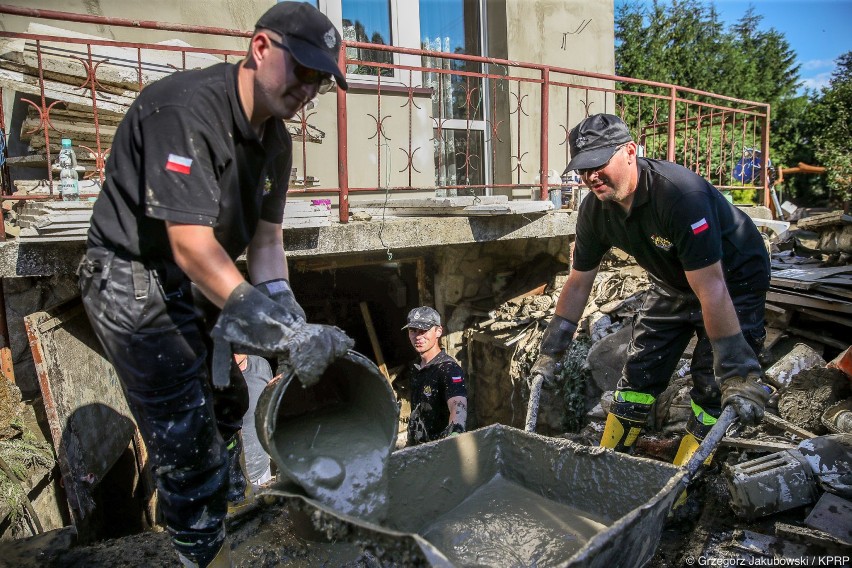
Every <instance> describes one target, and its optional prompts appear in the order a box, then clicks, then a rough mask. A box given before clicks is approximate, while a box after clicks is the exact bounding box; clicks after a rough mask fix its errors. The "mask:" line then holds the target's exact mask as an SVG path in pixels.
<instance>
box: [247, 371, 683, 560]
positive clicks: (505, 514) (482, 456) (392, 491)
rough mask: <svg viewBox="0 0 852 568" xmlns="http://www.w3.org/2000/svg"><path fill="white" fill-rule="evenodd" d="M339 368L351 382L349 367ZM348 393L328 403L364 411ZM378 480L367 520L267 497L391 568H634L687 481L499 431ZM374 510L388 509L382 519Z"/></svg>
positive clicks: (296, 496) (423, 455)
mask: <svg viewBox="0 0 852 568" xmlns="http://www.w3.org/2000/svg"><path fill="white" fill-rule="evenodd" d="M350 363H351V361H350ZM355 363H356V365H363V364H364V363H363V362H362V361H360V360H355ZM365 369H367V370H368V371H369V372H372V371H371V370H369V368H365ZM346 370H347V372H348V374H349V375H352V371H353V368H352V367H351V366H349V367H347V369H346ZM354 370H355V372H356V373H355V374H358V373H359V371H358V369H357V368H355V369H354ZM379 377H380V375H379ZM361 379H362V380H363V377H361ZM382 380H383V379H382ZM355 385H356V387H355V388H353V387H352V386H351V385H350V386H349V387H345V388H344V390H349V391H350V392H348V393H346V392H344V393H343V394H342V395H335V396H334V397H333V398H334V399H335V403H334V404H335V405H336V406H338V407H340V408H347V409H348V410H347V412H353V411H354V412H356V413H357V412H358V410H359V408H358V407H359V406H360V405H362V404H366V403H365V402H364V401H363V399H360V402H359V399H358V397H359V396H360V395H359V394H357V393H362V391H363V387H364V383H359V381H358V380H355ZM376 388H380V387H376ZM379 392H381V390H380V391H379ZM300 396H301V395H300ZM350 396H352V397H355V398H354V399H353V400H352V401H347V397H350ZM381 404H384V402H377V403H376V407H375V409H374V412H373V417H374V418H375V419H376V420H380V419H381V418H380V416H379V415H380V414H381V412H382V411H381V406H380V405H381ZM284 406H285V405H281V408H282V409H283V408H284ZM360 410H364V408H361V409H360ZM282 411H283V410H282ZM392 419H393V421H394V422H393V423H395V420H396V416H395V414H394V416H393V417H392ZM391 423H392V422H391V421H388V424H391ZM259 429H260V428H259ZM395 430H396V429H395V426H394V427H392V432H390V433H388V436H387V440H388V447H391V444H392V438H393V437H394V436H395V433H396V431H395ZM353 435H354V436H356V437H357V434H353ZM277 448H278V450H277V451H279V452H280V451H281V444H280V443H279V444H278V446H277ZM273 457H275V456H273ZM357 467H358V468H360V469H364V467H363V464H359V465H358V466H357ZM385 473H386V479H387V489H386V495H380V496H379V497H375V496H365V499H366V501H368V502H369V504H370V505H371V506H370V511H371V515H367V516H366V517H367V518H365V515H362V514H361V512H360V511H361V509H358V508H351V507H350V509H349V510H350V511H358V512H357V514H344V513H341V512H339V508H337V509H338V510H334V509H332V508H330V507H329V506H328V505H326V504H324V503H322V502H320V500H318V499H316V498H314V497H311V496H310V495H309V494H308V492H306V491H305V489H304V488H303V487H299V486H298V485H296V484H295V483H292V482H287V481H284V482H282V483H281V484H279V486H278V487H276V488H275V489H274V490H272V491H270V492H269V494H268V496H267V500H269V501H274V502H276V503H277V504H279V505H281V506H286V507H287V508H288V509H289V513H290V514H291V515H292V516H293V518H294V519H295V520H297V521H298V524H300V525H301V527H302V528H303V529H305V531H306V532H305V534H311V535H312V537H313V538H320V539H323V538H324V539H327V540H328V541H332V542H341V541H346V542H350V543H353V542H354V543H357V544H358V545H359V546H361V547H362V548H363V549H365V550H367V551H369V552H370V553H371V554H373V555H376V556H378V557H380V558H381V559H382V561H384V562H388V563H391V564H398V565H405V566H410V565H416V564H421V565H433V566H500V567H505V566H538V567H550V566H607V567H609V566H641V565H643V564H645V563H646V562H647V561H648V560H650V558H651V557H652V556H653V554H654V551H655V549H656V546H657V544H658V542H659V538H660V533H661V531H662V527H663V523H664V521H665V518H666V515H667V513H668V511H669V509H670V508H671V506H672V504H673V503H674V501H675V499H676V497H677V491H676V489H677V488H678V486H679V484H680V482H681V478H683V476H684V475H685V474H684V470H681V469H678V468H676V467H674V466H672V465H669V464H665V463H661V462H657V461H653V460H648V459H643V458H634V457H630V456H625V455H622V454H616V453H613V452H611V451H609V450H603V449H601V448H593V447H587V446H582V445H578V444H575V443H573V442H570V441H567V440H562V439H557V438H547V437H543V436H538V435H536V434H530V433H527V432H524V431H522V430H518V429H515V428H511V427H508V426H502V425H495V426H489V427H487V428H482V429H479V430H476V431H473V432H469V433H467V434H463V435H461V436H456V437H452V438H449V439H445V440H440V441H437V442H432V443H429V444H424V445H421V446H416V447H413V448H407V449H404V450H400V451H397V452H394V453H392V454H390V456H389V458H388V461H387V465H386V468H385ZM383 483H384V482H382V483H376V482H375V480H374V481H373V482H371V485H370V491H378V492H380V493H381V492H384V489H383V488H384V484H383ZM356 485H357V484H356ZM311 489H312V488H311V487H309V488H308V491H310V490H311ZM359 490H360V489H359ZM314 495H315V496H316V495H319V496H320V497H322V498H323V501H325V502H326V503H330V502H335V501H334V500H331V501H329V500H328V499H327V498H325V497H324V494H323V493H322V492H320V493H314ZM376 503H382V504H383V505H382V507H381V508H380V510H379V511H378V513H376V510H377V509H376V508H375V506H374V505H375V504H376Z"/></svg>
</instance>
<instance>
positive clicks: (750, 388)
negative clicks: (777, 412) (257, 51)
mask: <svg viewBox="0 0 852 568" xmlns="http://www.w3.org/2000/svg"><path fill="white" fill-rule="evenodd" d="M712 345H713V371H714V372H715V374H716V378H717V379H718V380H719V387H720V388H721V390H722V407H723V408H724V407H725V406H727V405H729V404H730V405H731V406H733V407H734V408H735V409H736V411H737V415H738V416H739V418H740V421H741V422H743V423H745V424H756V423H757V422H760V421H761V420H762V419H763V409H764V407H765V406H766V401H768V400H769V396H770V394H771V392H770V389H768V388H766V387H765V386H763V385H761V384H760V382H759V381H760V378H761V376H762V375H763V371H762V370H761V368H760V363H758V362H757V357H755V355H754V351H752V349H751V346H749V344H748V342H746V340H745V337H743V334H742V333H738V334H736V335H732V336H731V337H723V338H722V339H717V340H715V341H713V342H712Z"/></svg>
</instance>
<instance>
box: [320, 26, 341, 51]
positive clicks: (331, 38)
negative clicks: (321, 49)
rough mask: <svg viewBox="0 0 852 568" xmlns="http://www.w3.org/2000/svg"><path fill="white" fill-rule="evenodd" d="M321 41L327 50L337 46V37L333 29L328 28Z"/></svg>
mask: <svg viewBox="0 0 852 568" xmlns="http://www.w3.org/2000/svg"><path fill="white" fill-rule="evenodd" d="M322 39H323V41H325V44H326V45H327V46H328V48H329V49H331V48H332V47H334V46H336V45H337V35H336V34H335V33H334V28H329V30H328V31H327V32H325V35H324V36H322Z"/></svg>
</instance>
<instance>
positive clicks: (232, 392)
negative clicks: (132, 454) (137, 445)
mask: <svg viewBox="0 0 852 568" xmlns="http://www.w3.org/2000/svg"><path fill="white" fill-rule="evenodd" d="M78 274H79V277H80V291H81V294H82V297H83V305H84V307H85V309H86V313H87V314H88V316H89V321H90V322H91V324H92V327H93V329H94V331H95V333H96V335H97V336H98V339H99V340H100V342H101V344H102V346H103V347H104V351H105V352H106V355H107V357H108V358H109V360H110V362H111V363H112V364H113V367H115V370H116V373H117V374H118V377H119V379H120V381H121V384H122V387H123V389H124V393H125V396H126V397H127V402H128V404H129V406H130V409H131V411H132V413H133V416H134V418H135V419H136V423H137V425H138V427H139V431H140V433H141V434H142V437H143V439H144V440H145V444H146V445H147V447H148V453H149V456H150V459H151V465H152V471H153V474H154V478H155V480H156V484H157V490H158V492H159V498H160V503H161V505H162V510H163V513H164V516H165V520H166V526H167V528H168V531H169V534H170V535H171V537H172V542H173V543H174V545H175V548H176V549H177V550H178V551H179V552H180V553H181V554H183V555H185V556H187V557H188V558H190V559H193V560H194V561H196V562H198V563H199V564H201V565H206V564H207V562H209V560H211V559H212V558H213V557H214V556H215V554H216V552H217V551H218V549H219V547H220V546H221V543H222V542H223V541H224V538H225V532H224V523H223V521H224V518H225V514H226V512H227V499H228V495H229V466H228V461H229V460H228V451H227V448H226V442H225V440H230V439H232V438H233V437H234V436H235V435H236V434H237V433H238V432H239V429H240V427H241V424H242V417H243V415H244V414H245V412H246V409H247V408H248V393H247V390H246V385H245V381H244V380H243V378H242V375H241V374H240V372H239V368H238V367H237V366H236V364H234V365H233V366H232V368H231V384H230V386H229V387H228V388H227V389H225V390H222V391H219V390H216V391H214V390H213V389H212V388H211V387H210V383H209V377H210V374H209V355H208V354H209V353H210V349H209V346H210V336H209V333H208V329H209V327H210V325H212V323H214V322H215V312H214V309H215V308H213V307H212V304H210V303H209V302H207V305H204V303H203V302H201V301H200V298H199V296H200V295H196V296H195V297H194V295H193V290H192V286H191V284H190V282H189V280H188V279H187V278H186V276H184V275H183V273H182V272H181V271H180V270H179V269H178V268H177V266H175V265H174V264H170V263H164V262H159V263H156V264H154V263H151V264H148V263H143V262H141V261H139V260H132V259H125V258H121V257H119V256H118V255H116V254H115V253H114V252H112V251H108V250H105V249H101V248H90V249H89V250H88V251H87V253H86V256H85V257H84V258H83V260H82V262H81V263H80V268H79V270H78ZM235 489H236V488H235Z"/></svg>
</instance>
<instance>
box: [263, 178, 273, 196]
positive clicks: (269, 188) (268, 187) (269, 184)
mask: <svg viewBox="0 0 852 568" xmlns="http://www.w3.org/2000/svg"><path fill="white" fill-rule="evenodd" d="M270 191H272V180H271V179H269V176H266V181H264V182H263V195H269V192H270Z"/></svg>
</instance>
